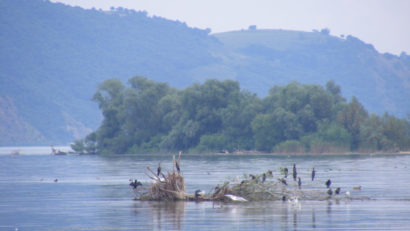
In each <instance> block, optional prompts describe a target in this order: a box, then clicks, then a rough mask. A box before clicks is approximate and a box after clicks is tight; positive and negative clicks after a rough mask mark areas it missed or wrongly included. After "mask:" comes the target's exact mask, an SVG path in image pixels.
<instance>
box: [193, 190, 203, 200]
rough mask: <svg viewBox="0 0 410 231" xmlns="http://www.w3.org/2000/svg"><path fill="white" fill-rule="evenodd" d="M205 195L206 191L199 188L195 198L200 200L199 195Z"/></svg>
mask: <svg viewBox="0 0 410 231" xmlns="http://www.w3.org/2000/svg"><path fill="white" fill-rule="evenodd" d="M203 195H204V191H202V190H200V189H198V190H196V191H195V199H196V200H198V198H199V197H202V196H203Z"/></svg>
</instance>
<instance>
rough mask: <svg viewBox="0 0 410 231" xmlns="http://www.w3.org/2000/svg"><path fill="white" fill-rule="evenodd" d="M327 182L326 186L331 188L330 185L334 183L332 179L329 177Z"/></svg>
mask: <svg viewBox="0 0 410 231" xmlns="http://www.w3.org/2000/svg"><path fill="white" fill-rule="evenodd" d="M325 184H326V188H329V187H330V185H331V184H332V181H331V180H330V179H328V180H327V181H326V183H325Z"/></svg>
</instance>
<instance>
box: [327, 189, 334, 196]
mask: <svg viewBox="0 0 410 231" xmlns="http://www.w3.org/2000/svg"><path fill="white" fill-rule="evenodd" d="M327 194H328V195H329V196H331V195H332V194H333V191H332V189H331V188H330V189H328V190H327Z"/></svg>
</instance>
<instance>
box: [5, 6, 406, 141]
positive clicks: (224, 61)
mask: <svg viewBox="0 0 410 231" xmlns="http://www.w3.org/2000/svg"><path fill="white" fill-rule="evenodd" d="M209 32H210V31H209V30H200V29H195V28H190V27H188V26H187V25H186V24H185V23H182V22H178V21H171V20H167V19H164V18H159V17H149V16H147V13H146V12H135V11H131V10H127V9H122V8H118V9H112V10H111V11H108V12H105V11H99V10H85V9H82V8H79V7H70V6H66V5H63V4H56V3H51V2H48V1H43V0H0V52H1V54H2V55H1V58H0V102H1V103H2V105H7V106H4V107H0V115H1V118H4V119H1V120H0V131H2V133H1V134H2V135H1V136H0V145H28V144H67V143H69V142H71V141H72V140H73V139H75V138H81V137H84V136H85V135H87V134H89V133H90V132H91V131H93V130H95V129H97V128H98V126H99V125H100V123H101V121H102V117H101V113H100V112H99V110H98V108H97V105H96V104H95V103H94V102H92V100H91V98H92V96H93V93H94V92H95V91H96V89H97V87H98V84H99V83H101V82H103V81H104V80H106V79H110V78H118V79H120V80H122V81H126V80H127V79H129V78H130V77H132V76H136V75H140V76H146V77H148V78H149V79H151V80H154V81H160V82H167V83H168V84H169V86H171V87H173V88H176V89H183V88H185V87H188V86H190V85H192V84H193V83H196V82H199V83H203V82H204V81H205V80H206V79H210V78H213V79H219V80H224V79H231V80H235V81H238V82H239V83H240V84H241V86H242V87H243V88H244V89H247V90H249V91H250V92H252V93H256V94H257V95H258V96H259V97H265V96H266V95H267V92H268V90H269V88H270V87H271V86H273V85H275V84H281V85H286V84H288V83H290V82H291V81H298V82H300V83H308V84H321V85H322V86H323V85H324V84H325V83H326V82H327V81H329V80H334V81H335V82H336V83H337V84H339V85H340V86H341V87H342V89H343V92H342V93H341V94H342V95H343V96H344V97H346V98H348V99H350V98H351V97H352V96H356V97H357V98H358V99H359V100H360V102H363V105H364V106H365V107H366V108H367V109H368V110H369V112H375V113H378V114H379V115H382V114H383V113H384V112H385V111H387V112H389V113H390V114H393V115H396V116H399V117H401V118H404V117H405V116H406V115H407V113H409V112H410V109H409V108H410V103H409V101H408V99H409V98H410V61H409V60H410V56H408V55H406V54H402V55H401V56H394V55H389V54H380V53H378V52H377V51H376V50H375V49H374V48H373V47H372V46H371V45H369V44H365V43H364V42H362V41H360V40H359V39H358V38H354V37H353V36H346V37H345V38H341V37H334V36H331V35H329V33H328V31H327V30H322V31H321V32H318V31H315V32H297V31H283V30H255V29H252V30H243V31H237V32H227V33H221V34H209ZM11 118H13V119H11ZM3 134H10V135H9V136H7V135H3ZM11 137H14V138H11Z"/></svg>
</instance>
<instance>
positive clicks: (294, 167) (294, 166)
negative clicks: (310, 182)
mask: <svg viewBox="0 0 410 231" xmlns="http://www.w3.org/2000/svg"><path fill="white" fill-rule="evenodd" d="M297 175H298V173H297V172H296V164H293V180H294V181H296V177H297Z"/></svg>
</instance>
